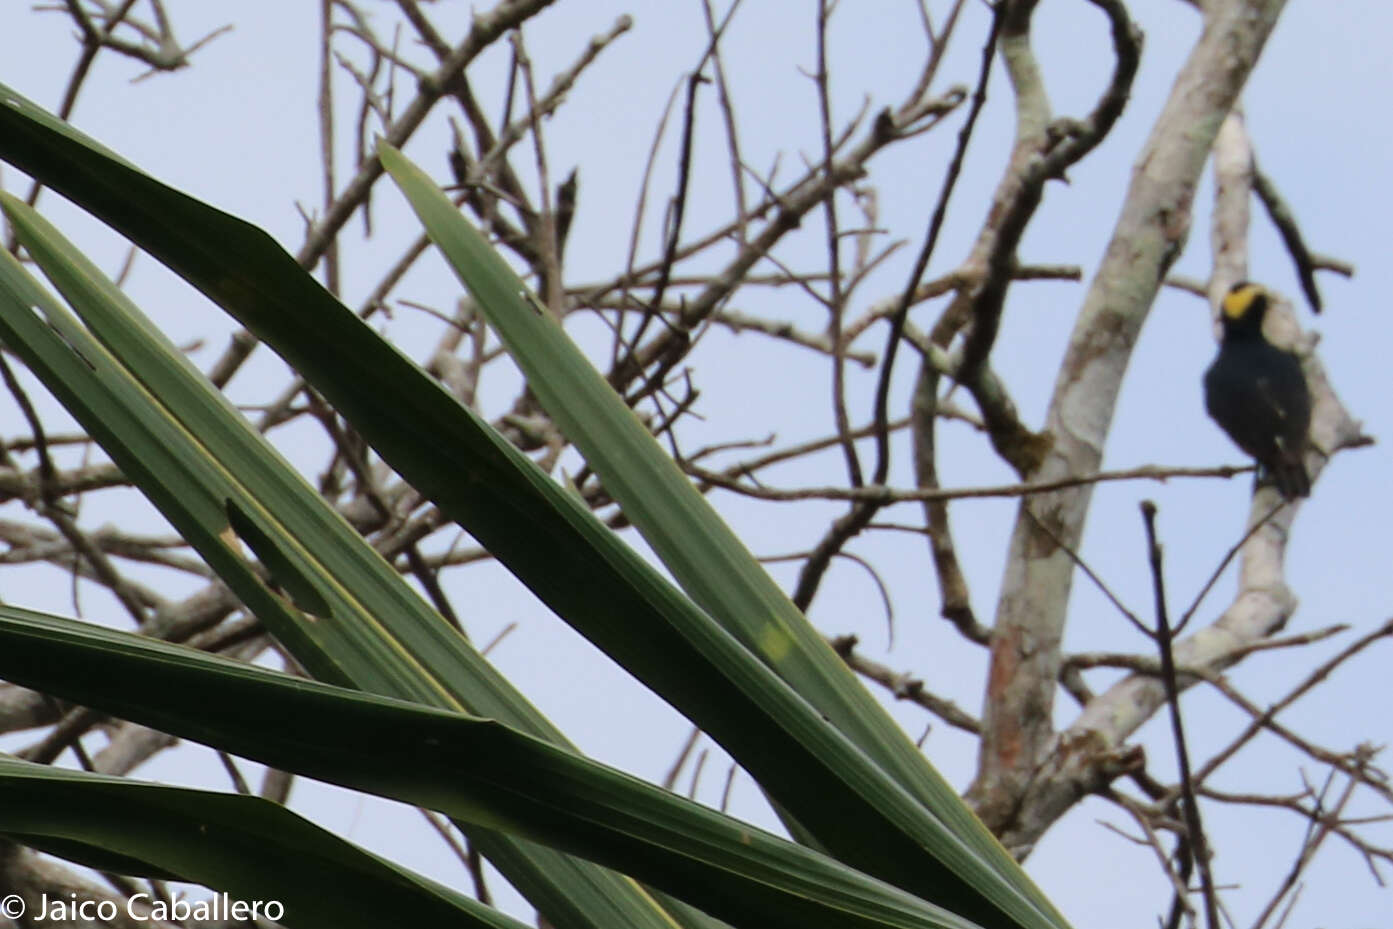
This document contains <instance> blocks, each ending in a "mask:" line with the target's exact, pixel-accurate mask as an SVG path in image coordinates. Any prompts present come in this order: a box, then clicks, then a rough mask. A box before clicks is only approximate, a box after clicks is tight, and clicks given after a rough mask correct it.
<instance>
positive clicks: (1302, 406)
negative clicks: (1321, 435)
mask: <svg viewBox="0 0 1393 929" xmlns="http://www.w3.org/2000/svg"><path fill="white" fill-rule="evenodd" d="M1270 299H1271V294H1270V293H1269V292H1268V291H1267V290H1266V288H1264V287H1262V286H1260V285H1258V284H1251V283H1249V282H1247V281H1239V282H1238V283H1237V284H1234V285H1233V287H1232V288H1230V289H1229V292H1228V294H1227V295H1226V296H1225V297H1224V300H1223V303H1222V304H1221V305H1220V311H1221V312H1220V319H1221V320H1222V321H1223V326H1224V337H1223V341H1222V342H1221V343H1220V345H1219V355H1218V357H1217V358H1215V359H1214V363H1213V364H1211V365H1210V366H1209V370H1208V371H1206V372H1205V375H1204V405H1205V408H1206V409H1208V410H1209V415H1210V417H1211V418H1212V419H1213V420H1214V421H1215V422H1216V423H1218V424H1219V426H1220V428H1222V429H1223V430H1224V431H1225V432H1227V433H1228V434H1229V438H1231V439H1233V441H1234V443H1235V444H1236V445H1237V446H1238V447H1239V448H1241V449H1243V451H1245V452H1247V453H1248V454H1249V455H1251V456H1252V457H1253V458H1254V459H1256V460H1257V463H1258V480H1259V481H1260V482H1261V481H1264V480H1267V481H1271V483H1273V484H1275V485H1276V487H1277V490H1278V491H1279V492H1280V493H1281V494H1282V496H1283V497H1284V498H1286V499H1287V500H1291V499H1294V498H1296V497H1305V496H1309V495H1310V493H1311V478H1310V475H1309V474H1307V472H1306V448H1307V445H1308V444H1309V439H1308V438H1307V434H1308V432H1309V431H1310V428H1311V393H1310V390H1309V388H1308V387H1307V386H1306V376H1305V374H1303V373H1302V371H1301V361H1300V359H1298V358H1297V357H1296V356H1295V355H1293V354H1292V353H1291V352H1288V351H1285V350H1283V349H1281V348H1278V347H1277V346H1275V345H1273V344H1272V343H1271V342H1269V341H1267V338H1266V337H1265V336H1264V335H1263V333H1262V321H1263V317H1264V316H1265V315H1266V314H1267V308H1268V303H1269V302H1270Z"/></svg>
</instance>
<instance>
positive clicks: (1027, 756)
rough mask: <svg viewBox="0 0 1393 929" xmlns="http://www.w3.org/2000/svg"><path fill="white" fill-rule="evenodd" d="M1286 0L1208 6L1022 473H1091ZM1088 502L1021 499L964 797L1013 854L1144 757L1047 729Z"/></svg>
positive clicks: (1136, 172)
mask: <svg viewBox="0 0 1393 929" xmlns="http://www.w3.org/2000/svg"><path fill="white" fill-rule="evenodd" d="M1283 6H1284V2H1283V0H1212V2H1209V3H1207V4H1204V10H1203V12H1204V29H1203V32H1202V34H1201V35H1200V38H1199V41H1198V42H1197V43H1196V45H1195V47H1194V49H1193V51H1192V52H1191V54H1190V56H1189V58H1188V60H1187V61H1186V62H1185V65H1184V66H1183V67H1182V69H1181V71H1180V73H1179V75H1178V77H1177V79H1176V82H1175V86H1174V88H1173V89H1172V91H1171V94H1170V97H1169V99H1168V100H1167V102H1166V105H1165V107H1164V109H1163V110H1162V112H1161V115H1160V117H1159V118H1158V119H1157V121H1156V125H1155V127H1154V128H1153V130H1152V133H1151V136H1150V138H1149V139H1148V140H1147V142H1146V144H1145V146H1144V147H1143V149H1142V152H1141V155H1140V157H1139V158H1138V159H1137V163H1136V166H1135V167H1134V169H1133V175H1132V181H1131V185H1130V187H1129V188H1128V191H1127V196H1126V201H1125V203H1124V204H1123V208H1122V213H1121V217H1120V218H1119V220H1118V223H1117V227H1116V229H1115V230H1114V232H1113V235H1112V238H1111V241H1110V243H1109V246H1108V249H1107V253H1106V254H1105V256H1104V259H1103V262H1102V264H1101V266H1100V267H1099V270H1098V274H1097V276H1096V277H1095V278H1094V280H1093V282H1092V284H1091V285H1090V287H1089V290H1088V293H1087V295H1086V297H1085V299H1084V303H1083V307H1082V309H1081V310H1080V312H1079V316H1078V320H1077V322H1076V324H1075V326H1074V331H1073V334H1072V336H1071V338H1070V341H1069V346H1068V349H1067V351H1066V354H1065V357H1064V360H1063V362H1062V364H1061V367H1060V370H1059V376H1058V379H1057V381H1056V384H1055V389H1054V394H1053V397H1052V399H1051V402H1050V407H1049V413H1048V416H1047V421H1046V434H1047V436H1048V437H1049V439H1050V440H1051V444H1050V448H1049V450H1048V452H1046V453H1045V454H1044V456H1043V457H1042V459H1041V460H1040V462H1039V465H1038V467H1037V468H1036V469H1035V471H1034V473H1033V474H1032V475H1031V477H1032V478H1034V479H1037V480H1051V479H1056V478H1063V477H1065V476H1068V475H1078V474H1090V473H1093V472H1095V471H1097V470H1098V468H1099V465H1100V463H1101V461H1102V455H1103V446H1104V443H1105V441H1106V439H1107V434H1108V429H1109V427H1110V425H1111V422H1112V415H1113V410H1114V408H1115V406H1116V402H1117V396H1118V392H1119V390H1120V389H1121V386H1122V379H1123V377H1124V376H1125V374H1126V372H1127V365H1128V362H1129V361H1130V359H1131V355H1132V349H1133V347H1134V346H1135V345H1136V342H1137V338H1138V335H1139V334H1140V332H1141V328H1142V324H1143V323H1144V322H1145V320H1146V315H1147V312H1148V311H1149V310H1150V308H1151V304H1152V301H1153V300H1154V298H1155V296H1156V293H1157V291H1158V290H1159V288H1160V286H1161V282H1162V280H1163V279H1164V277H1165V274H1166V272H1167V270H1168V269H1169V268H1170V266H1171V264H1172V262H1174V260H1175V258H1176V257H1177V256H1178V255H1179V254H1180V252H1181V250H1182V248H1183V246H1184V243H1185V239H1186V236H1187V235H1188V233H1189V230H1190V218H1191V207H1192V204H1193V201H1194V195H1195V189H1196V186H1197V184H1198V182H1199V178H1200V172H1201V171H1202V170H1203V168H1204V164H1205V162H1206V160H1207V159H1208V157H1209V153H1210V150H1211V148H1212V146H1213V144H1214V140H1215V137H1216V135H1217V134H1218V131H1219V127H1220V125H1221V124H1222V123H1223V121H1224V119H1225V117H1226V116H1227V115H1228V113H1229V111H1230V110H1231V109H1232V107H1233V106H1234V104H1235V102H1236V101H1237V99H1238V95H1239V93H1240V91H1241V90H1242V88H1243V84H1244V82H1245V81H1246V79H1247V77H1248V75H1249V74H1250V73H1251V72H1252V69H1253V66H1254V65H1255V64H1256V63H1257V60H1258V56H1259V54H1260V53H1261V51H1262V48H1263V44H1264V43H1265V42H1266V40H1267V37H1268V35H1269V34H1270V33H1271V31H1272V28H1273V26H1274V25H1275V24H1276V21H1277V17H1278V15H1279V14H1280V12H1281V10H1282V7H1283ZM1091 498H1092V487H1091V486H1090V485H1084V486H1081V487H1075V488H1070V489H1066V490H1061V491H1056V492H1054V493H1050V494H1042V495H1037V496H1034V497H1030V498H1026V499H1025V500H1024V501H1023V502H1022V505H1021V509H1020V511H1019V513H1018V515H1017V519H1016V525H1015V530H1014V532H1013V535H1012V538H1011V547H1010V551H1009V553H1008V560H1007V565H1006V570H1005V576H1004V579H1003V583H1002V587H1001V595H1000V599H999V601H998V605H997V614H996V622H995V630H994V634H993V637H992V654H991V672H990V676H989V680H988V686H987V692H986V696H985V700H984V708H983V715H982V724H983V732H982V742H981V753H980V759H979V767H978V774H977V777H976V779H975V781H974V782H973V784H972V786H971V788H970V789H969V791H968V798H969V800H970V802H971V803H972V805H973V806H974V808H975V809H976V810H977V812H978V813H979V815H981V817H982V818H983V820H984V821H985V822H986V824H987V825H988V826H989V827H990V828H991V829H992V830H993V831H995V832H996V833H997V834H998V835H1000V836H1002V838H1003V841H1004V842H1005V843H1006V845H1007V846H1008V847H1009V848H1012V849H1013V850H1015V851H1016V852H1017V853H1018V854H1024V853H1025V852H1027V851H1028V850H1029V848H1030V846H1031V845H1033V843H1034V842H1035V840H1036V839H1037V838H1038V837H1039V836H1040V834H1041V833H1042V832H1043V831H1044V829H1045V828H1046V827H1047V826H1048V825H1049V824H1050V823H1051V822H1053V821H1054V820H1055V819H1056V818H1057V817H1058V816H1059V815H1060V814H1061V813H1062V812H1063V810H1064V809H1067V808H1068V806H1069V805H1071V804H1072V803H1073V802H1074V801H1075V800H1077V799H1078V797H1080V796H1082V795H1083V794H1084V793H1086V792H1088V791H1090V790H1093V789H1097V788H1098V787H1100V786H1102V785H1103V784H1105V783H1107V782H1108V781H1110V780H1111V779H1112V778H1114V777H1116V776H1117V775H1118V774H1120V773H1122V772H1123V771H1126V770H1129V769H1131V768H1133V767H1134V766H1135V765H1137V764H1138V763H1139V762H1140V756H1139V753H1137V752H1136V751H1133V750H1128V749H1126V748H1123V747H1121V737H1122V735H1123V733H1122V732H1121V729H1122V728H1125V729H1126V731H1127V732H1130V731H1131V730H1132V729H1134V728H1135V726H1131V727H1130V728H1127V727H1121V728H1119V727H1116V726H1111V725H1107V726H1103V727H1099V726H1097V725H1095V724H1094V722H1092V721H1093V720H1094V719H1095V717H1096V715H1097V714H1096V713H1094V712H1091V710H1092V709H1093V708H1090V710H1089V711H1085V714H1084V715H1083V716H1082V717H1081V718H1080V721H1079V722H1080V724H1083V723H1085V720H1087V721H1089V722H1088V723H1087V724H1086V725H1078V724H1076V725H1075V726H1073V727H1071V728H1070V729H1068V730H1067V731H1065V732H1064V733H1056V732H1055V729H1054V726H1053V709H1054V697H1055V693H1056V690H1057V688H1058V676H1059V672H1060V667H1061V660H1062V656H1061V651H1060V643H1061V641H1062V638H1063V632H1064V623H1065V619H1066V616H1067V610H1068V603H1069V592H1070V585H1071V581H1072V578H1073V574H1074V562H1073V560H1072V558H1071V556H1070V554H1069V550H1077V548H1078V545H1079V541H1080V539H1081V538H1082V535H1083V527H1084V522H1085V519H1086V517H1087V514H1088V504H1089V501H1090V500H1091ZM1065 546H1067V547H1068V548H1067V549H1066V548H1065ZM1106 698H1107V695H1104V696H1103V697H1100V698H1099V700H1100V701H1104V700H1106ZM1152 709H1153V710H1154V707H1153V708H1152ZM1098 712H1099V713H1106V712H1107V708H1106V707H1104V706H1099V707H1098ZM1149 712H1150V711H1148V714H1149ZM1143 718H1144V717H1143Z"/></svg>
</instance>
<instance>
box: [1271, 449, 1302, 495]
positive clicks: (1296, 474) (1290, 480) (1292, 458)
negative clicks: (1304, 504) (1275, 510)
mask: <svg viewBox="0 0 1393 929" xmlns="http://www.w3.org/2000/svg"><path fill="white" fill-rule="evenodd" d="M1304 457H1305V456H1303V455H1302V454H1301V453H1300V452H1290V453H1286V454H1282V455H1279V456H1277V458H1276V459H1274V460H1273V461H1272V462H1271V466H1270V468H1269V469H1268V472H1269V476H1270V477H1271V479H1272V483H1273V484H1274V485H1276V487H1277V491H1278V492H1279V493H1280V494H1281V495H1282V496H1283V497H1284V498H1286V499H1287V500H1295V499H1296V498H1297V497H1309V496H1310V495H1311V476H1310V475H1309V474H1307V473H1306V462H1305V461H1304V460H1303V459H1304Z"/></svg>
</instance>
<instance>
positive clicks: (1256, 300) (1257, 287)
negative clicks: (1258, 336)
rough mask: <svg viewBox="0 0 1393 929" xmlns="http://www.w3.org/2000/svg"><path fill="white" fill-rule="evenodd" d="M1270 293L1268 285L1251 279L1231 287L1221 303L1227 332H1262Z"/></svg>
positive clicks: (1220, 307) (1221, 311)
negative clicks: (1252, 281) (1254, 282)
mask: <svg viewBox="0 0 1393 929" xmlns="http://www.w3.org/2000/svg"><path fill="white" fill-rule="evenodd" d="M1268 298H1269V294H1268V291H1267V288H1266V287H1263V286H1262V285H1261V284H1253V283H1251V282H1249V281H1239V282H1238V283H1237V284H1234V285H1233V286H1232V287H1230V288H1229V292H1228V293H1227V294H1225V295H1224V299H1223V301H1221V302H1220V304H1219V310H1220V317H1221V319H1222V320H1223V323H1224V331H1225V332H1261V331H1262V318H1263V316H1264V315H1266V313H1267V304H1268Z"/></svg>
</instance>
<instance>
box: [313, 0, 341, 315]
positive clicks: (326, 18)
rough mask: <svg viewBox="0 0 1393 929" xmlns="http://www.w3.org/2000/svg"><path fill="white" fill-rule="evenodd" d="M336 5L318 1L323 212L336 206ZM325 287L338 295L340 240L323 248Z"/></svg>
mask: <svg viewBox="0 0 1393 929" xmlns="http://www.w3.org/2000/svg"><path fill="white" fill-rule="evenodd" d="M333 20H334V3H333V0H319V100H318V107H319V160H320V167H321V168H322V169H323V173H324V211H325V212H326V213H327V212H328V211H329V208H330V207H331V206H333V203H334V186H335V185H334V77H333V64H332V61H333V56H334V22H333ZM324 286H325V287H327V288H328V289H329V292H330V293H331V294H337V293H338V292H339V240H338V237H337V236H335V237H334V238H333V239H330V240H329V242H328V243H327V245H326V246H325V248H324Z"/></svg>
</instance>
